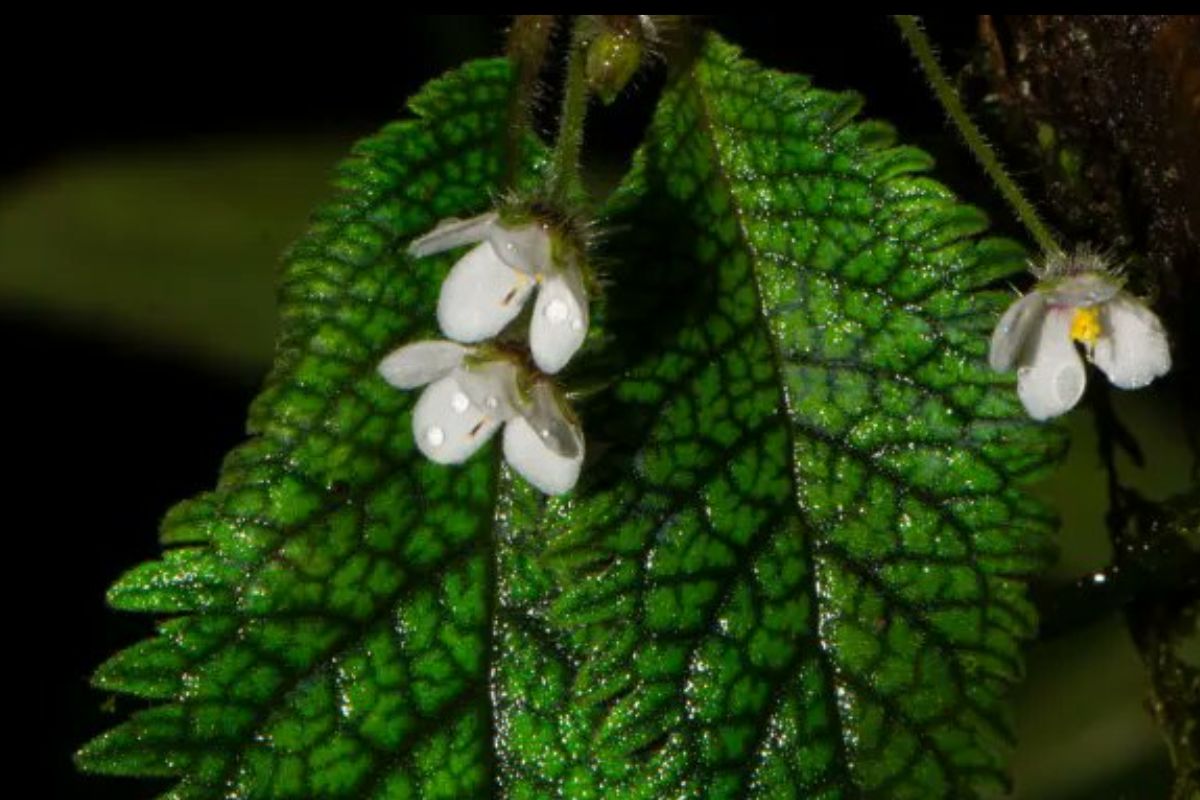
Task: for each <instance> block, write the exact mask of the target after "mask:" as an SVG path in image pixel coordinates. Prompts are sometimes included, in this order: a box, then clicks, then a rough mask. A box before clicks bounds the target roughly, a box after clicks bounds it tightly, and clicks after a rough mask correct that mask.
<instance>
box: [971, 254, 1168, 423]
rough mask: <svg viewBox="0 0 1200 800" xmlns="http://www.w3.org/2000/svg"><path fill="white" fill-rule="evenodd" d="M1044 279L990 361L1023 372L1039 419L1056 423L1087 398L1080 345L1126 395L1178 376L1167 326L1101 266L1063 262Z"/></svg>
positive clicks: (1027, 397) (1025, 397) (999, 331)
mask: <svg viewBox="0 0 1200 800" xmlns="http://www.w3.org/2000/svg"><path fill="white" fill-rule="evenodd" d="M1039 277H1041V279H1042V280H1041V281H1040V282H1039V283H1038V285H1037V286H1036V287H1035V288H1034V290H1033V291H1031V292H1030V293H1029V294H1027V295H1024V296H1023V297H1021V298H1020V299H1018V300H1017V301H1016V302H1015V303H1013V304H1012V305H1011V306H1010V307H1009V308H1008V310H1007V311H1005V312H1004V315H1003V316H1002V317H1000V322H999V323H998V324H997V325H996V329H995V331H994V332H993V333H992V341H991V351H990V353H989V359H988V360H989V362H990V364H991V366H992V368H993V369H995V370H996V371H998V372H1004V371H1007V370H1010V369H1012V368H1013V367H1014V366H1015V367H1016V368H1017V394H1018V396H1019V397H1020V398H1021V402H1022V404H1024V406H1025V410H1026V411H1028V412H1029V415H1030V416H1031V417H1033V418H1034V419H1036V420H1045V419H1049V418H1051V417H1056V416H1058V415H1059V414H1063V413H1065V412H1067V411H1070V410H1071V409H1072V408H1074V407H1075V404H1076V403H1078V402H1079V399H1080V398H1081V397H1082V396H1083V390H1084V387H1085V386H1086V385H1087V371H1086V368H1085V367H1084V363H1083V360H1082V359H1081V358H1080V356H1079V352H1078V350H1077V349H1076V347H1075V343H1076V342H1078V343H1080V344H1082V345H1083V347H1084V351H1085V353H1086V354H1087V357H1088V360H1089V361H1091V362H1092V363H1093V364H1095V365H1096V366H1097V367H1099V368H1100V369H1101V370H1103V371H1104V374H1105V375H1107V376H1108V379H1109V381H1111V382H1112V384H1113V385H1114V386H1117V387H1120V388H1122V389H1140V388H1141V387H1143V386H1146V385H1147V384H1149V383H1150V382H1151V381H1153V380H1154V379H1155V378H1157V377H1160V376H1162V375H1165V374H1166V373H1167V372H1168V371H1169V370H1170V369H1171V352H1170V348H1169V346H1168V343H1167V335H1166V332H1165V331H1164V330H1163V326H1162V323H1161V322H1159V319H1158V317H1157V316H1155V314H1154V312H1153V311H1151V310H1150V309H1149V308H1147V307H1146V305H1145V304H1144V303H1142V302H1141V301H1140V300H1138V299H1137V298H1135V297H1133V296H1132V295H1130V294H1129V293H1128V292H1125V291H1124V290H1123V289H1122V288H1121V287H1122V283H1121V281H1120V280H1119V279H1118V278H1117V277H1115V276H1114V275H1112V274H1110V273H1109V272H1108V271H1106V270H1105V269H1104V267H1103V263H1102V261H1101V260H1100V259H1099V258H1097V257H1096V256H1093V255H1089V254H1086V253H1084V254H1080V255H1077V256H1075V257H1074V258H1067V257H1065V256H1063V257H1059V258H1055V259H1052V260H1051V261H1050V263H1049V264H1048V265H1047V268H1046V270H1045V271H1044V272H1043V273H1042V274H1041V275H1040V276H1039Z"/></svg>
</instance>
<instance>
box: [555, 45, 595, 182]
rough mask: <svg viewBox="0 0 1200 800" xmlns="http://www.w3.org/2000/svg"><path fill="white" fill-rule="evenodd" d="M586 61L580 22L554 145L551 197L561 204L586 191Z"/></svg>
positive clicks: (572, 49)
mask: <svg viewBox="0 0 1200 800" xmlns="http://www.w3.org/2000/svg"><path fill="white" fill-rule="evenodd" d="M586 61H587V48H586V47H585V43H584V40H583V36H582V26H581V24H580V22H579V21H576V23H575V30H574V31H573V32H572V35H571V50H570V53H569V54H568V55H567V74H566V78H565V85H564V87H563V100H562V113H561V114H560V115H559V120H558V138H557V140H555V142H554V155H553V157H552V158H553V160H552V162H551V172H550V194H551V196H552V197H554V198H555V199H556V200H559V201H565V200H567V199H569V197H570V196H571V195H572V194H574V193H575V192H576V191H577V190H579V189H580V188H581V187H582V181H581V180H580V176H579V154H580V151H581V150H582V149H583V124H584V120H585V119H586V117H587V107H588V86H587V73H586V67H587V64H586Z"/></svg>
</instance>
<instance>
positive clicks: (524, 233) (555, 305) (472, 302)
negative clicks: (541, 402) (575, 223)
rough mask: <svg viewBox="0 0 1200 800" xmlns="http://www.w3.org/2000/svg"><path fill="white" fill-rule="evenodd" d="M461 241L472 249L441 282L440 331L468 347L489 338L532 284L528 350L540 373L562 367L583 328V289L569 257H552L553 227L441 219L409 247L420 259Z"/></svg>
mask: <svg viewBox="0 0 1200 800" xmlns="http://www.w3.org/2000/svg"><path fill="white" fill-rule="evenodd" d="M466 244H474V245H475V247H474V248H472V249H471V250H470V251H468V252H467V253H466V254H465V255H463V256H462V257H461V258H460V259H459V260H458V261H457V262H456V263H455V265H454V267H453V268H452V269H451V270H450V274H449V275H447V276H446V280H445V281H444V282H443V283H442V290H441V294H440V296H439V298H438V324H439V326H440V327H441V329H442V333H443V334H445V335H446V336H447V337H449V338H450V339H453V340H455V341H458V342H464V343H467V344H470V343H475V342H481V341H484V340H486V339H490V338H492V337H494V336H496V335H497V334H499V333H500V332H501V331H502V330H503V329H504V328H505V327H506V326H507V325H508V324H509V323H510V322H512V321H513V320H514V319H516V317H517V316H518V315H519V314H520V312H521V309H522V308H523V307H524V305H525V302H526V301H527V300H528V298H529V295H530V293H532V292H533V291H534V289H535V288H538V297H537V300H536V301H535V303H534V309H533V315H532V318H531V320H530V327H529V347H530V353H531V355H532V356H533V360H534V363H536V364H537V366H538V369H539V370H541V371H542V372H544V373H547V374H553V373H555V372H558V371H559V370H561V369H562V368H563V367H565V366H566V365H567V363H568V362H569V361H570V359H571V357H572V356H574V354H575V353H576V351H578V349H579V348H580V347H581V346H582V345H583V341H584V339H585V338H586V336H587V329H588V298H587V292H586V290H585V288H584V281H583V275H582V270H581V268H580V265H579V263H578V261H577V259H576V258H575V257H574V255H573V254H572V253H567V254H565V255H563V256H561V257H559V258H556V257H555V254H554V250H555V246H554V242H553V240H552V232H551V231H550V230H549V228H548V227H547V226H546V225H545V224H543V223H541V222H536V221H534V222H528V223H522V224H517V225H507V224H505V223H504V222H503V221H501V219H500V217H499V215H498V214H497V213H496V212H494V211H493V212H489V213H487V214H482V215H480V216H478V217H473V218H471V219H467V220H453V219H452V220H446V221H444V222H442V223H441V224H439V225H438V226H437V227H435V228H434V229H433V230H432V231H430V232H429V233H427V234H425V235H424V236H422V237H420V238H418V239H416V240H415V241H414V242H413V243H412V244H411V245H410V246H409V252H410V253H411V254H412V255H414V256H418V257H420V256H426V255H432V254H434V253H440V252H443V251H445V250H449V249H451V248H455V247H459V246H462V245H466ZM539 287H540V288H539Z"/></svg>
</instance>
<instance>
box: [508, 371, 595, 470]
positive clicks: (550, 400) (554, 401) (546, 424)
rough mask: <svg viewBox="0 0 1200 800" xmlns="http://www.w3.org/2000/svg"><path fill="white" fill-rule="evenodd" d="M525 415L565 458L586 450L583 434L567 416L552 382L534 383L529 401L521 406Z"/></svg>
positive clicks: (542, 436) (541, 435) (555, 450)
mask: <svg viewBox="0 0 1200 800" xmlns="http://www.w3.org/2000/svg"><path fill="white" fill-rule="evenodd" d="M521 416H523V417H524V418H525V421H526V422H528V423H529V425H530V427H531V428H532V429H533V431H534V433H536V434H537V435H538V438H540V439H541V440H542V443H543V444H544V445H545V446H546V447H549V448H550V449H551V450H552V451H553V452H555V453H556V454H558V455H560V456H562V457H563V458H576V457H577V456H578V455H579V454H580V453H581V452H582V451H583V434H582V433H580V431H579V428H578V427H577V426H576V425H574V424H572V423H571V422H570V421H569V420H568V419H567V416H566V414H564V413H563V410H562V407H561V406H560V404H559V399H558V396H557V395H556V394H555V391H554V388H553V387H552V386H551V385H550V384H549V383H548V382H545V381H542V382H540V383H537V384H536V385H534V387H533V390H532V391H531V392H530V398H529V402H528V403H526V404H525V405H524V406H523V407H522V408H521Z"/></svg>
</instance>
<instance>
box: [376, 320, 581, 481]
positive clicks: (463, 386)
mask: <svg viewBox="0 0 1200 800" xmlns="http://www.w3.org/2000/svg"><path fill="white" fill-rule="evenodd" d="M379 374H380V375H382V376H383V377H384V379H385V380H386V381H387V382H388V383H390V384H392V385H393V386H395V387H397V388H399V389H415V388H416V387H418V386H424V385H425V384H429V385H428V387H427V388H426V389H425V391H424V392H422V394H421V397H420V399H418V400H417V405H416V407H415V408H414V409H413V415H412V428H413V436H414V437H415V439H416V443H417V448H418V449H420V451H421V452H422V453H423V454H424V455H425V456H426V457H427V458H429V459H430V460H431V461H435V462H437V463H438V464H461V463H462V462H464V461H466V460H467V459H468V458H470V457H471V456H472V455H474V454H475V452H476V451H477V450H478V449H479V448H480V447H482V446H483V445H484V443H485V442H487V441H488V439H490V438H491V437H492V435H493V434H494V433H495V432H496V429H497V428H499V427H500V426H501V425H504V426H505V427H504V458H505V459H506V460H507V461H508V463H509V464H511V465H512V467H513V469H515V470H516V471H517V472H519V473H520V474H521V475H522V476H524V478H525V479H526V480H527V481H529V482H530V483H531V484H533V485H534V486H535V487H536V488H537V489H539V490H540V491H542V492H544V493H546V494H562V493H563V492H567V491H570V489H571V488H572V487H574V486H575V482H576V481H577V480H578V479H579V469H580V467H581V466H582V464H583V433H582V432H581V431H580V429H579V426H578V425H577V424H575V423H573V422H572V421H570V420H568V418H567V415H566V414H564V413H563V408H562V407H561V406H560V403H559V399H558V397H557V395H556V393H555V391H554V388H553V387H552V386H551V385H550V383H549V382H548V381H544V380H541V381H536V382H534V383H533V384H532V386H526V385H524V384H525V381H523V380H522V378H524V377H527V376H524V375H522V372H521V369H520V368H519V367H518V366H517V364H516V363H515V362H513V361H511V360H509V359H507V358H503V357H493V358H488V357H487V356H486V355H485V354H480V353H479V352H478V351H476V350H475V349H474V348H470V347H464V346H462V345H460V344H456V343H454V342H445V341H424V342H414V343H413V344H409V345H406V346H404V347H401V348H400V349H398V350H395V351H393V352H392V353H390V354H389V355H388V356H387V357H386V358H384V359H383V361H382V362H380V364H379Z"/></svg>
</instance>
